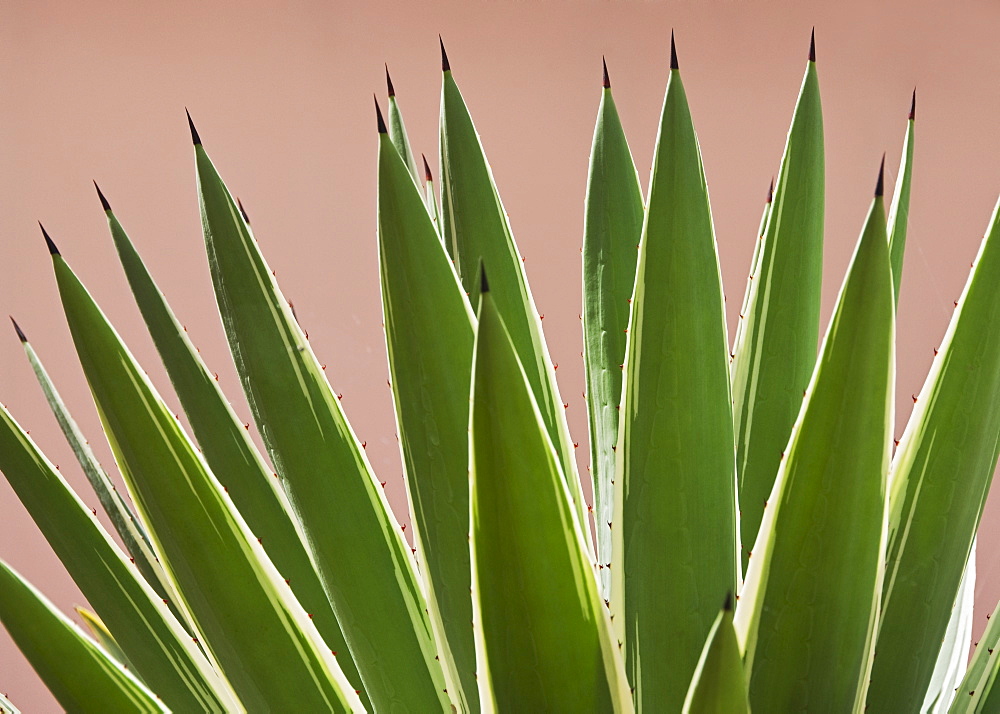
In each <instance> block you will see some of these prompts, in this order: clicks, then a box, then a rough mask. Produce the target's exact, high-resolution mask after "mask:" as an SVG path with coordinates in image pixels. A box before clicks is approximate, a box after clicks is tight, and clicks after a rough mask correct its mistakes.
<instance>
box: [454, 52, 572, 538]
mask: <svg viewBox="0 0 1000 714" xmlns="http://www.w3.org/2000/svg"><path fill="white" fill-rule="evenodd" d="M443 54H444V48H443V46H442V55H443ZM443 59H444V67H443V68H444V74H443V79H442V88H441V205H442V209H443V216H442V231H441V233H442V235H443V236H444V240H445V245H446V246H447V247H448V250H449V252H450V253H451V257H452V259H453V260H454V261H455V266H456V267H457V268H458V274H459V276H460V277H461V279H462V283H463V285H464V286H465V290H466V292H468V293H469V294H470V295H471V297H472V304H473V305H475V304H477V303H476V300H477V292H476V291H478V289H479V286H478V285H476V284H475V277H476V270H477V268H478V266H479V260H480V259H482V260H483V261H484V262H485V263H486V265H488V266H489V271H490V284H491V285H493V288H494V290H495V291H496V295H495V299H496V303H497V309H498V310H500V314H501V315H502V316H503V319H504V322H505V324H506V325H507V329H508V330H509V331H510V336H511V340H513V342H514V349H515V350H517V356H518V359H520V360H521V364H523V365H524V369H525V373H526V374H527V375H528V383H529V384H530V385H531V392H532V394H533V395H534V396H535V401H537V402H538V407H539V409H541V411H542V418H543V419H544V420H545V428H546V429H547V431H548V433H549V438H550V439H552V443H553V444H554V445H555V447H556V453H557V454H558V456H559V464H560V468H561V469H562V473H563V477H564V478H565V479H566V485H567V486H568V487H569V492H570V495H571V496H572V498H573V505H574V508H576V510H577V513H578V514H579V519H578V522H579V523H580V524H581V527H582V528H584V529H585V530H584V533H589V530H590V529H589V521H588V519H587V508H586V504H585V503H584V500H583V491H582V489H581V486H580V476H579V473H578V471H577V466H576V456H575V454H574V446H573V439H572V438H571V437H570V435H569V427H568V426H567V424H566V413H565V407H564V404H563V401H562V398H561V397H560V396H559V388H558V386H557V384H556V375H555V369H554V368H553V366H552V360H551V358H550V357H549V351H548V347H546V345H545V338H544V336H543V334H542V321H541V317H540V316H539V314H538V310H537V309H536V308H535V302H534V300H533V299H532V297H531V290H530V289H529V288H528V279H527V276H526V275H525V272H524V265H523V261H522V258H521V253H520V252H519V251H518V248H517V245H516V244H515V243H514V236H513V234H512V233H511V230H510V223H509V222H508V220H507V213H506V211H505V210H504V208H503V204H502V203H501V201H500V195H499V194H498V193H497V188H496V184H495V183H494V181H493V174H492V172H491V171H490V166H489V163H487V161H486V154H485V153H484V151H483V146H482V144H481V143H480V142H479V134H478V133H477V132H476V127H475V126H474V125H473V123H472V117H471V116H470V115H469V110H468V108H467V107H466V106H465V100H464V99H462V93H461V92H460V91H459V90H458V85H457V84H455V79H454V77H453V76H452V73H451V69H450V66H449V65H448V61H447V57H446V56H443ZM586 540H587V542H590V538H589V535H588V536H587V538H586Z"/></svg>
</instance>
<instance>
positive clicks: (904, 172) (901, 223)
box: [887, 89, 917, 305]
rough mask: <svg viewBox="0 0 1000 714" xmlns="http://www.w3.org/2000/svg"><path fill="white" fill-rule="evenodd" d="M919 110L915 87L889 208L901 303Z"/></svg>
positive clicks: (895, 287) (896, 285) (894, 285)
mask: <svg viewBox="0 0 1000 714" xmlns="http://www.w3.org/2000/svg"><path fill="white" fill-rule="evenodd" d="M916 110H917V90H915V89H914V90H913V102H912V103H911V104H910V117H909V119H907V121H906V134H905V136H904V137H903V153H902V155H901V156H900V158H899V173H897V174H896V188H895V190H894V191H893V193H892V204H890V207H889V218H888V226H887V230H888V232H889V259H890V260H891V261H892V289H893V290H894V291H895V296H896V304H897V305H898V304H899V285H900V283H901V281H902V279H903V251H904V249H905V248H906V224H907V222H908V220H909V217H910V184H911V182H912V180H913V122H914V118H915V116H916Z"/></svg>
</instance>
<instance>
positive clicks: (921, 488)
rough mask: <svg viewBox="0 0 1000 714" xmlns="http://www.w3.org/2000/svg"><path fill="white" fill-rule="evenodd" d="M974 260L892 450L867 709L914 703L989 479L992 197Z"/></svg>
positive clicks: (999, 376)
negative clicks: (886, 538) (878, 617)
mask: <svg viewBox="0 0 1000 714" xmlns="http://www.w3.org/2000/svg"><path fill="white" fill-rule="evenodd" d="M974 266H975V267H974V268H973V270H972V273H971V275H970V278H969V281H968V283H966V286H965V290H964V291H963V293H962V297H960V298H959V300H958V305H957V307H956V308H955V313H954V315H953V316H952V319H951V324H950V325H949V326H948V331H947V333H946V334H945V337H944V340H943V342H942V345H941V347H940V349H939V350H938V354H937V356H936V357H935V358H934V362H933V364H932V365H931V369H930V373H929V374H928V375H927V380H926V381H925V382H924V386H923V388H922V389H921V391H920V394H919V395H917V396H916V397H915V399H916V404H914V407H913V412H912V414H911V415H910V421H909V423H907V425H906V429H905V430H904V432H903V436H902V438H901V439H900V442H899V446H898V447H897V449H896V454H895V456H894V457H893V462H892V473H891V474H890V483H891V487H892V493H891V498H890V503H891V510H890V515H889V545H888V551H887V553H888V554H887V557H886V574H885V586H884V592H883V597H882V601H883V604H882V617H881V623H880V629H879V633H878V658H877V659H876V660H875V667H874V669H873V671H872V685H871V691H870V692H869V695H868V704H869V707H870V709H871V710H872V711H884V710H885V709H886V707H889V706H890V703H891V706H892V708H893V709H897V710H900V711H906V710H908V709H914V708H916V707H919V706H920V704H921V701H922V697H923V694H924V692H926V691H927V685H928V682H929V680H930V677H931V673H932V671H933V669H934V663H935V660H936V657H937V652H938V649H939V647H940V644H941V640H942V638H943V637H944V633H945V629H946V628H947V626H948V619H949V618H950V616H951V608H952V604H953V603H954V602H955V593H956V592H957V591H958V587H959V582H960V581H961V578H962V570H963V569H964V567H965V563H966V562H967V561H968V557H969V550H970V548H971V547H972V540H973V538H974V537H975V534H976V528H977V527H978V525H979V521H980V518H981V517H982V512H983V505H984V504H985V502H986V495H987V493H988V492H989V487H990V483H991V481H992V480H993V471H994V469H995V468H996V464H997V455H998V450H1000V409H998V408H997V404H1000V292H998V291H997V289H996V286H997V284H998V282H1000V204H998V205H997V208H995V209H994V212H993V216H992V218H991V220H990V226H989V229H988V230H987V234H986V237H985V238H984V240H983V243H982V246H981V247H980V249H979V255H978V256H977V257H976V260H975V263H974ZM916 622H919V623H920V627H914V626H913V623H916Z"/></svg>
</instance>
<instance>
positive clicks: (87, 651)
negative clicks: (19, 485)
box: [0, 561, 183, 712]
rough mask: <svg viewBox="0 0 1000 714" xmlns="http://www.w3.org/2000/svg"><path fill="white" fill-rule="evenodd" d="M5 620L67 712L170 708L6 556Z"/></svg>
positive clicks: (0, 601)
mask: <svg viewBox="0 0 1000 714" xmlns="http://www.w3.org/2000/svg"><path fill="white" fill-rule="evenodd" d="M0 622H3V624H4V626H5V627H6V628H7V631H8V632H9V633H10V636H11V638H13V640H14V642H15V643H16V644H17V646H18V647H19V648H20V649H21V652H23V653H24V656H25V657H26V658H27V659H28V661H29V662H30V663H31V666H32V667H34V668H35V671H36V672H37V673H38V676H39V677H41V678H42V681H43V682H45V686H47V687H48V688H49V691H50V692H52V694H53V696H54V697H55V698H56V699H57V700H58V701H59V703H60V704H61V705H62V706H63V707H64V708H65V709H66V710H67V711H72V712H167V711H169V710H168V709H167V708H165V707H164V706H163V704H162V703H160V702H159V701H157V699H156V695H155V694H153V693H152V692H151V691H149V689H147V688H146V687H145V686H144V685H143V684H142V683H141V682H140V681H139V680H137V679H136V678H135V677H134V676H133V675H132V674H131V673H130V672H129V671H128V670H126V669H124V668H122V666H121V665H120V664H118V663H117V662H115V661H114V660H112V659H111V658H110V657H108V655H106V654H105V653H104V652H102V651H101V648H100V647H98V646H97V645H96V644H94V643H93V642H92V641H91V640H90V639H88V638H87V636H86V635H84V634H83V632H81V631H80V628H78V627H77V626H76V625H74V624H73V623H72V622H70V621H69V619H68V618H67V617H66V616H65V615H63V614H62V613H61V612H59V611H58V610H57V609H56V608H55V606H54V605H53V604H52V603H51V602H49V601H48V600H46V599H45V596H43V595H42V594H41V593H40V592H38V591H37V590H35V588H33V587H32V586H31V585H30V584H29V583H28V582H27V581H26V580H24V579H23V578H22V577H21V576H20V575H18V574H17V573H16V572H14V571H13V570H12V569H11V568H10V566H9V565H7V564H6V563H4V562H3V561H0ZM6 702H7V700H6V699H4V698H2V697H0V712H5V711H11V709H12V708H5V706H4V705H5V704H6ZM14 711H16V710H14ZM181 711H183V710H181Z"/></svg>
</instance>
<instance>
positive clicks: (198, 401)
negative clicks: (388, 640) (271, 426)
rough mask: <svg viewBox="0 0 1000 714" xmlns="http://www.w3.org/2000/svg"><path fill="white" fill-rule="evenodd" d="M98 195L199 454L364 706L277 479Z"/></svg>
mask: <svg viewBox="0 0 1000 714" xmlns="http://www.w3.org/2000/svg"><path fill="white" fill-rule="evenodd" d="M98 194H99V195H100V198H101V203H102V204H103V205H104V206H105V212H106V213H107V218H108V225H109V227H110V229H111V236H112V238H113V239H114V242H115V247H116V248H117V250H118V256H119V258H120V259H121V263H122V266H123V267H124V269H125V274H126V276H127V277H128V281H129V285H130V286H131V288H132V293H133V295H135V299H136V303H137V304H138V305H139V309H140V310H141V312H142V317H143V319H144V320H145V322H146V327H147V328H148V329H149V332H150V335H152V337H153V342H154V344H155V345H156V349H157V350H158V351H159V353H160V357H161V358H162V360H163V364H164V366H166V368H167V374H168V375H169V376H170V381H171V383H172V384H173V386H174V390H175V391H176V392H177V396H178V397H179V398H180V401H181V405H182V406H183V408H184V412H185V414H187V417H188V421H189V423H190V424H191V429H192V431H193V432H194V436H195V438H196V439H197V441H198V443H199V445H200V448H201V451H202V454H203V455H204V457H205V461H206V462H207V464H208V466H209V468H210V469H211V471H212V473H213V474H214V475H215V477H216V479H218V481H219V482H220V483H221V484H222V485H223V486H224V487H225V489H226V492H227V493H228V494H229V497H230V498H232V500H233V503H234V504H235V505H236V508H237V509H238V510H239V512H240V515H241V516H242V517H243V518H244V519H245V520H246V522H247V526H249V528H250V530H251V532H253V533H254V535H256V536H257V538H259V539H260V541H261V543H262V545H263V546H264V550H265V551H266V552H267V554H268V556H269V557H270V558H271V561H272V562H273V563H274V566H275V567H276V568H277V569H278V572H280V573H281V576H282V577H283V578H284V579H285V580H287V581H288V583H289V585H290V586H291V588H292V592H293V593H294V594H295V597H296V598H297V599H298V601H299V602H300V603H301V604H302V606H303V607H304V608H305V609H306V612H308V613H309V614H310V616H311V617H312V621H313V624H314V625H316V629H317V630H319V633H320V635H321V636H322V637H323V641H324V642H325V643H326V644H327V646H328V649H330V650H332V651H333V652H335V653H336V656H337V662H338V664H339V665H340V668H341V670H343V672H344V675H345V676H346V677H347V678H348V680H349V681H350V682H351V684H352V687H353V688H354V689H356V690H359V696H360V697H361V701H362V703H363V704H364V705H365V708H371V701H370V700H369V699H368V695H367V694H366V692H365V691H364V687H363V686H362V683H361V677H360V675H359V673H358V669H357V666H356V665H355V664H354V659H353V658H352V657H351V654H350V651H349V650H348V647H347V642H346V640H345V639H344V635H343V633H342V632H341V629H340V625H339V624H338V622H337V617H336V615H335V614H334V611H333V608H332V606H331V604H330V601H329V599H328V598H327V597H326V592H325V591H324V589H323V584H322V583H321V582H320V579H319V576H318V575H317V573H316V570H315V569H314V568H313V565H312V561H311V560H310V556H309V551H308V548H307V546H306V545H305V543H304V542H303V540H302V537H301V536H300V532H299V529H298V527H297V521H296V519H295V515H294V513H292V509H291V506H290V505H289V503H288V500H287V499H286V498H285V494H284V491H282V490H281V485H280V484H279V483H278V479H276V478H275V477H274V474H273V472H272V471H271V469H269V468H268V467H267V465H266V464H265V463H264V460H263V459H262V458H261V456H260V454H259V453H258V452H257V448H256V447H255V446H254V444H253V442H252V441H251V439H250V434H249V431H248V430H247V429H246V428H244V426H243V424H242V423H241V422H240V421H239V420H238V419H237V418H236V415H235V414H234V412H233V409H232V407H231V406H230V405H229V401H228V400H227V399H226V397H225V395H224V394H223V393H222V390H221V389H220V388H219V383H218V379H217V377H216V375H215V374H213V373H212V372H210V371H209V369H208V367H206V366H205V364H204V362H202V360H201V357H200V356H199V353H198V350H197V349H196V348H195V347H194V345H192V344H191V341H190V340H189V339H188V336H187V330H186V329H185V328H184V327H183V326H182V325H181V324H180V323H179V322H178V321H177V319H176V317H174V314H173V312H172V311H171V310H170V306H169V305H168V304H167V302H166V299H165V298H164V297H163V294H162V293H161V292H160V290H159V289H158V288H157V286H156V283H154V282H153V278H152V276H151V275H150V274H149V271H148V270H147V269H146V266H145V265H144V264H143V262H142V259H141V258H140V257H139V254H138V252H136V250H135V247H134V246H133V244H132V242H131V240H130V239H129V237H128V235H127V234H126V233H125V230H124V228H122V226H121V223H120V222H119V221H118V219H117V218H116V217H115V215H114V213H113V212H112V210H111V206H110V205H109V204H108V202H107V200H106V199H105V198H104V195H103V194H101V193H100V189H98Z"/></svg>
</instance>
